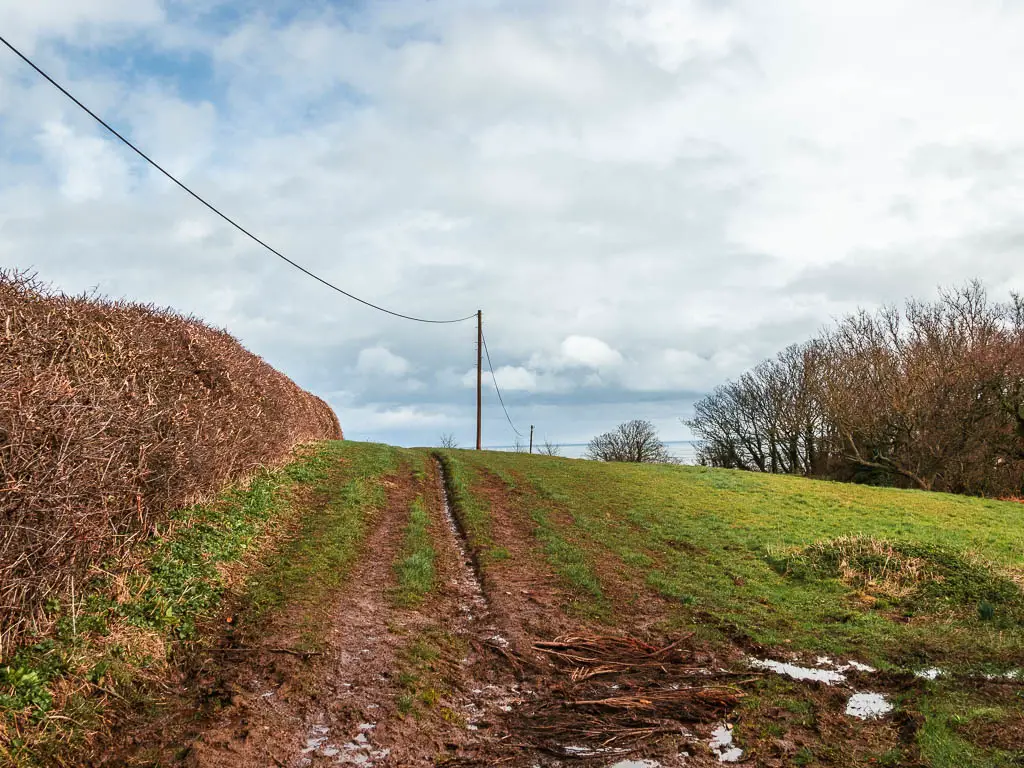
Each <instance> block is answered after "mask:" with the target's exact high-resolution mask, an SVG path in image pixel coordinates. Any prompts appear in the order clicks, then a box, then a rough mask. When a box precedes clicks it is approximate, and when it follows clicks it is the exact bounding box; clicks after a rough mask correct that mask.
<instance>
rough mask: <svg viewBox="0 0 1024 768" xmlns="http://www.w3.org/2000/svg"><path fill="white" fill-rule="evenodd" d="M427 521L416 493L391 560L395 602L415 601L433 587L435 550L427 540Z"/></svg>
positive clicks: (421, 598) (429, 540)
mask: <svg viewBox="0 0 1024 768" xmlns="http://www.w3.org/2000/svg"><path fill="white" fill-rule="evenodd" d="M429 525H430V518H429V516H428V515H427V510H426V508H425V507H424V506H423V499H422V497H419V496H417V497H416V500H415V501H413V503H412V505H411V507H410V508H409V523H408V525H407V526H406V528H405V543H404V545H403V547H402V553H401V555H400V556H399V560H398V562H397V563H395V572H396V574H397V576H398V589H397V591H396V601H397V602H398V604H399V605H403V606H413V605H418V604H419V603H420V602H422V600H423V598H424V597H426V596H427V595H428V594H429V593H430V591H431V590H432V589H433V588H434V560H435V558H436V552H435V551H434V547H433V544H432V542H431V538H430V531H429Z"/></svg>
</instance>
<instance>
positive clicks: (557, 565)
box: [0, 442, 1024, 768]
mask: <svg viewBox="0 0 1024 768" xmlns="http://www.w3.org/2000/svg"><path fill="white" fill-rule="evenodd" d="M1022 511H1024V508H1022V507H1021V506H1020V505H1018V504H1014V503H1003V502H992V501H986V500H980V499H965V498H959V497H950V496H943V495H938V494H926V493H922V492H913V491H892V490H885V489H875V488H864V487H855V486H849V485H838V484H833V483H824V482H816V481H807V480H802V479H799V478H787V477H771V476H763V475H752V474H745V473H739V472H730V471H718V470H706V469H702V468H694V467H668V466H665V467H660V466H629V465H617V464H598V463H592V462H585V461H575V460H569V459H558V458H549V457H541V456H528V455H522V454H509V453H493V452H479V453H478V452H473V451H431V450H426V449H400V448H392V447H389V446H382V445H375V444H366V443H352V442H329V443H323V444H320V445H318V446H316V447H312V448H310V449H307V450H305V451H304V452H302V453H301V454H299V455H298V456H297V457H296V459H295V462H294V463H292V464H291V465H289V466H288V467H287V468H286V469H285V470H284V471H283V472H279V473H276V474H272V475H270V476H268V477H267V478H266V479H264V480H260V481H259V482H254V483H253V484H252V485H251V486H250V487H249V488H247V489H239V490H237V491H235V492H233V493H232V494H231V495H230V496H229V497H227V498H225V499H224V500H223V501H222V502H220V503H218V504H216V505H210V506H205V507H201V508H196V509H190V510H184V511H183V512H181V513H180V514H175V515H172V524H171V525H170V526H169V527H168V528H167V529H166V530H165V531H162V532H161V533H160V534H159V535H158V536H157V537H156V538H155V539H154V540H153V541H152V542H151V552H152V555H151V557H150V558H149V559H148V561H147V564H146V566H145V573H142V574H140V578H139V581H138V582H137V583H138V584H145V585H148V586H146V588H145V589H144V590H135V591H134V592H133V591H132V590H130V589H129V590H124V589H121V590H118V589H114V587H116V586H117V585H116V584H111V583H109V582H106V581H100V582H98V583H97V585H96V590H97V591H96V592H95V593H92V594H90V595H87V596H85V597H84V598H83V600H82V606H83V607H82V612H81V613H79V615H78V623H77V626H76V625H75V624H74V623H73V622H69V621H68V620H67V619H68V617H67V616H64V617H63V619H62V620H61V622H60V625H61V626H62V627H63V631H64V635H63V637H62V641H61V642H62V643H63V645H60V646H58V647H56V648H54V647H52V646H45V647H42V646H41V647H39V648H38V649H35V650H33V652H32V654H29V655H26V657H25V658H24V660H23V663H24V669H23V672H22V677H21V678H19V679H20V680H22V681H24V680H26V679H28V678H30V677H31V675H32V674H35V675H36V679H37V680H38V679H39V678H40V677H42V679H43V680H44V681H45V685H44V686H42V688H39V686H38V685H37V688H34V689H33V688H30V687H28V686H24V685H23V692H22V694H21V695H20V698H17V700H16V701H12V700H11V699H9V698H8V699H6V700H5V698H4V696H3V694H5V693H7V691H5V690H0V711H4V709H5V708H7V712H6V713H5V714H6V719H3V720H0V747H2V746H4V744H5V741H4V728H5V727H6V728H7V731H6V733H7V734H8V736H9V737H10V736H11V735H13V734H15V733H17V734H20V736H18V738H16V739H10V738H9V739H8V741H7V744H8V745H9V747H8V751H6V752H5V751H4V750H3V749H0V763H2V762H3V759H2V758H3V757H4V756H5V755H6V756H7V757H9V758H10V759H11V761H12V763H13V764H14V765H17V766H35V765H43V764H45V765H50V764H64V765H81V764H84V763H86V762H88V760H86V756H91V758H90V760H91V763H90V764H100V765H118V766H121V765H126V764H127V765H154V764H159V765H165V766H171V765H187V766H191V767H192V768H196V767H199V766H210V767H211V768H212V767H213V766H217V768H234V767H236V766H237V767H241V766H249V765H271V764H273V765H280V766H289V768H292V767H294V768H298V767H299V766H310V765H312V766H320V765H335V764H338V762H339V761H340V762H341V763H342V764H345V763H346V761H347V762H348V763H350V764H359V765H370V766H382V767H383V766H424V767H426V766H436V765H452V766H491V765H503V766H551V767H553V766H563V767H564V766H567V765H580V766H595V767H598V766H599V767H600V768H611V767H612V766H617V767H620V768H621V766H643V768H654V767H655V766H660V768H692V767H693V766H714V765H720V764H721V763H722V762H727V761H731V760H742V761H744V763H745V764H750V765H758V766H778V767H779V768H781V767H782V766H790V765H818V766H862V765H889V766H931V767H933V768H941V767H946V766H958V767H961V766H968V765H970V766H982V767H991V768H995V767H996V766H1012V765H1019V764H1020V762H1021V761H1022V760H1024V679H1022V678H1021V672H1020V671H1019V670H1020V669H1021V668H1024V653H1022V648H1024V625H1022V607H1024V598H1022V593H1021V587H1020V577H1021V568H1022V564H1024V558H1022V546H1024V538H1022V531H1021V526H1020V524H1019V522H1020V519H1021V513H1022ZM101 598H102V599H101ZM156 649H161V653H158V654H156V656H158V657H159V658H155V657H154V650H156ZM147 654H148V655H147ZM56 660H61V661H60V663H59V664H58V663H57V661H56ZM97 670H100V671H99V672H97ZM8 684H9V685H14V686H15V693H17V686H18V683H17V682H14V683H11V682H10V679H9V680H8ZM2 685H3V679H2V676H0V686H2ZM34 690H38V691H39V695H38V696H33V695H30V694H31V692H32V691H34ZM46 695H50V696H52V706H51V707H49V708H48V709H47V708H44V707H42V706H40V704H39V702H40V701H44V697H45V696H46ZM125 702H134V704H133V705H132V706H131V707H126V706H125ZM86 704H88V707H87V706H85V705H86ZM101 705H102V707H101ZM90 708H91V709H90ZM15 710H16V711H15ZM90 711H91V712H93V713H96V714H94V715H93V716H92V719H91V720H89V719H87V713H88V712H90ZM72 722H75V723H85V722H89V723H92V726H90V727H91V728H92V730H91V731H90V730H88V729H84V728H81V727H80V726H77V725H71V724H70V723H72ZM5 723H6V726H5V725H4V724H5ZM44 748H45V751H44ZM43 756H45V758H43ZM41 758H43V759H41ZM623 761H625V762H623ZM630 761H632V762H630Z"/></svg>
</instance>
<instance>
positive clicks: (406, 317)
mask: <svg viewBox="0 0 1024 768" xmlns="http://www.w3.org/2000/svg"><path fill="white" fill-rule="evenodd" d="M0 43H3V44H4V45H6V46H7V47H8V48H10V49H11V51H12V52H14V54H15V55H16V56H18V58H20V59H21V60H22V61H24V62H25V63H26V64H28V65H29V66H30V67H32V69H34V70H35V71H36V72H38V73H39V74H40V75H42V76H43V78H44V79H45V80H46V81H47V82H49V83H50V85H52V86H53V87H54V88H56V89H57V90H58V91H60V92H61V93H63V94H64V95H65V96H67V97H68V98H69V99H71V101H73V102H74V103H75V104H77V105H78V106H79V107H80V108H81V109H82V110H83V111H84V112H85V113H86V114H87V115H89V117H91V118H92V119H93V120H95V121H96V122H97V123H99V124H100V125H102V126H103V127H104V128H106V129H107V130H108V131H110V133H112V134H113V135H114V136H116V137H117V138H118V139H120V140H121V142H122V143H124V144H125V145H126V146H127V147H128V148H129V149H131V150H132V151H133V152H134V153H135V154H137V155H138V156H139V157H141V158H142V159H143V160H145V161H146V162H147V163H149V164H150V165H151V166H153V167H154V168H156V169H157V170H158V171H160V173H162V174H163V175H164V176H166V177H167V178H168V179H170V180H171V181H173V182H174V183H175V184H177V185H178V186H179V187H181V189H183V190H185V192H187V193H188V194H189V195H191V196H192V197H194V198H195V199H196V200H198V201H199V202H200V203H202V204H203V205H205V206H206V207H207V208H209V209H210V210H211V211H213V212H214V213H215V214H217V215H218V216H220V218H222V219H223V220H224V221H226V222H227V223H228V224H230V225H231V226H232V227H234V228H235V229H237V230H238V231H239V232H241V233H242V234H243V235H245V236H246V237H248V238H249V239H251V240H253V241H254V242H256V243H258V244H260V245H262V246H263V247H264V248H266V249H267V250H268V251H270V252H271V253H272V254H274V255H275V256H277V257H278V258H279V259H281V260H283V261H285V262H287V263H288V264H290V265H291V266H293V267H295V269H297V270H299V271H300V272H302V273H304V274H306V275H308V276H309V277H312V278H313V279H314V280H316V281H318V282H320V283H323V284H324V285H326V286H327V287H328V288H330V289H332V290H334V291H337V292H338V293H340V294H342V295H343V296H347V297H348V298H350V299H352V300H353V301H358V302H359V303H360V304H365V305H366V306H367V307H372V308H373V309H376V310H378V311H380V312H384V313H386V314H388V315H394V316H395V317H400V318H402V319H403V320H414V321H416V322H418V323H461V322H463V321H465V320H470V319H472V318H474V317H476V313H475V312H474V313H473V314H472V315H467V316H466V317H458V318H455V319H454V320H429V319H425V318H422V317H413V316H412V315H403V314H402V313H401V312H393V311H392V310H390V309H385V308H384V307H381V306H379V305H377V304H374V303H373V302H370V301H367V300H366V299H361V298H359V297H358V296H355V295H353V294H351V293H349V292H348V291H345V290H343V289H341V288H339V287H338V286H336V285H334V284H333V283H330V282H328V281H327V280H325V279H324V278H322V277H320V276H319V275H317V274H314V273H313V272H310V271H309V270H308V269H306V268H305V267H303V266H302V265H301V264H297V263H296V262H294V261H292V260H291V259H289V258H288V257H287V256H285V255H284V254H283V253H281V252H280V251H278V250H277V249H276V248H272V247H271V246H270V245H268V244H267V243H265V242H263V241H262V240H260V239H259V238H258V237H256V235H254V234H253V233H252V232H250V231H249V230H247V229H246V228H245V227H243V226H242V225H241V224H239V223H238V222H236V221H235V220H234V219H232V218H230V217H229V216H228V215H227V214H224V213H221V211H220V210H219V209H217V208H216V207H214V206H213V205H212V204H211V203H208V202H207V201H206V200H205V199H203V198H202V197H200V196H199V195H198V194H196V193H195V192H193V191H192V190H191V189H190V188H189V187H187V186H186V185H185V184H184V183H183V182H181V181H179V180H178V179H177V178H175V177H174V176H172V175H171V174H170V173H169V172H168V171H166V170H164V169H163V167H162V166H160V165H159V164H158V163H157V162H156V161H155V160H153V159H152V158H151V157H149V155H147V154H146V153H145V152H143V151H142V150H141V149H139V148H138V147H136V146H135V145H134V144H132V143H131V142H130V141H128V139H126V138H125V137H124V136H122V135H121V134H120V133H118V132H117V131H116V130H114V128H112V127H111V126H110V124H109V123H107V122H106V121H105V120H104V119H103V118H101V117H100V116H99V115H97V114H96V113H95V112H93V111H92V110H91V109H89V108H88V107H87V106H85V104H83V103H82V102H80V101H79V100H78V99H76V98H75V97H74V96H72V95H71V93H69V92H68V90H67V89H66V88H65V87H64V86H62V85H61V84H60V83H58V82H57V81H56V80H54V79H53V78H52V77H50V76H49V75H48V74H46V73H45V72H44V71H43V70H42V69H40V68H39V67H38V66H36V64H35V63H34V62H33V61H32V60H31V59H29V58H28V56H26V55H25V54H23V53H22V52H21V51H19V50H18V49H17V48H15V47H14V46H13V45H11V44H10V43H9V42H7V40H6V39H4V37H3V36H2V35H0Z"/></svg>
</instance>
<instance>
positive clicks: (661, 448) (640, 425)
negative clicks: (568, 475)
mask: <svg viewBox="0 0 1024 768" xmlns="http://www.w3.org/2000/svg"><path fill="white" fill-rule="evenodd" d="M586 456H587V458H588V459H594V460H595V461H628V462H636V463H643V464H674V463H676V459H675V458H674V457H673V456H672V455H671V454H670V453H669V452H668V449H667V448H666V447H665V444H664V443H663V442H661V440H660V439H659V438H658V432H657V430H656V429H655V428H654V425H653V424H651V422H649V421H644V420H642V419H634V420H633V421H627V422H625V423H624V424H620V425H619V426H618V427H616V428H615V429H614V430H613V431H611V432H605V433H604V434H603V435H598V436H597V437H595V438H594V439H593V440H591V441H590V442H589V443H588V444H587V453H586Z"/></svg>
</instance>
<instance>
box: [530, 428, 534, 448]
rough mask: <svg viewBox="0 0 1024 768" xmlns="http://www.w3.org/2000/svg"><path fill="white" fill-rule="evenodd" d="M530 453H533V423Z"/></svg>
mask: <svg viewBox="0 0 1024 768" xmlns="http://www.w3.org/2000/svg"><path fill="white" fill-rule="evenodd" d="M530 453H533V424H531V425H530Z"/></svg>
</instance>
